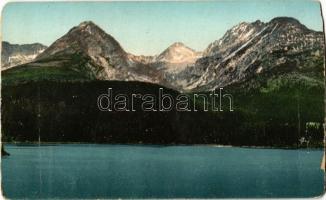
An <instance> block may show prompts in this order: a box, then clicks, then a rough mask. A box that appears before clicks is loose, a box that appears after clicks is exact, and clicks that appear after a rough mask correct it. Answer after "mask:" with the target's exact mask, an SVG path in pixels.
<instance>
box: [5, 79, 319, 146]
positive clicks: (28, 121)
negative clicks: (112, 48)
mask: <svg viewBox="0 0 326 200" xmlns="http://www.w3.org/2000/svg"><path fill="white" fill-rule="evenodd" d="M255 83H256V86H257V87H251V88H249V87H248V85H247V84H249V83H240V84H239V85H234V86H230V87H225V88H224V91H225V92H227V93H228V94H232V95H233V101H234V111H233V112H230V111H227V109H226V108H223V110H224V111H219V112H213V111H208V112H205V111H203V110H202V109H199V110H198V111H197V112H193V111H192V112H179V111H176V110H175V109H172V110H171V111H166V112H146V111H141V109H140V106H141V102H140V101H138V102H137V101H136V103H135V106H136V111H135V112H119V111H110V112H103V111H100V110H99V109H98V106H97V98H98V96H99V95H101V94H103V93H106V92H107V90H108V88H112V89H113V91H114V92H115V93H122V94H131V93H139V94H153V95H154V96H157V95H158V91H159V88H161V86H159V85H154V84H149V83H141V82H119V81H85V82H62V81H61V82H58V81H34V82H33V81H31V82H26V83H20V84H4V85H3V87H2V107H1V117H2V136H3V137H2V140H3V141H5V142H37V141H39V140H40V141H41V142H85V143H113V144H115V143H130V144H165V145H170V144H219V145H235V146H269V147H284V148H285V147H289V148H297V147H321V146H322V145H323V127H322V124H323V117H324V113H323V110H324V102H323V100H324V86H323V83H322V81H316V80H315V79H314V80H307V79H305V77H302V76H297V75H296V74H292V75H291V76H290V75H287V76H286V77H283V76H277V77H274V78H271V79H269V80H268V81H264V82H259V80H258V81H256V82H255ZM250 85H251V86H252V85H255V84H253V83H250ZM164 91H165V92H166V93H168V94H171V95H172V96H174V97H176V96H177V95H178V94H179V93H178V92H177V91H174V90H171V89H168V88H164ZM186 95H188V96H189V97H192V95H193V94H190V93H189V94H186ZM190 99H191V98H190ZM191 104H193V102H191ZM196 104H198V106H197V107H201V106H202V102H198V101H197V102H196ZM191 106H193V105H191ZM225 106H228V105H227V104H225ZM300 138H301V139H302V138H304V139H303V140H302V141H300V140H299V139H300Z"/></svg>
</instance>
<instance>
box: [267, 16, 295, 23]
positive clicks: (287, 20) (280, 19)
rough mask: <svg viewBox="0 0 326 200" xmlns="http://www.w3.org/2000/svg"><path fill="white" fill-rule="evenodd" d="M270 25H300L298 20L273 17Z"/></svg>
mask: <svg viewBox="0 0 326 200" xmlns="http://www.w3.org/2000/svg"><path fill="white" fill-rule="evenodd" d="M270 22H271V23H275V22H277V23H293V24H301V23H300V21H299V20H297V19H295V18H293V17H275V18H273V19H272V20H271V21H270Z"/></svg>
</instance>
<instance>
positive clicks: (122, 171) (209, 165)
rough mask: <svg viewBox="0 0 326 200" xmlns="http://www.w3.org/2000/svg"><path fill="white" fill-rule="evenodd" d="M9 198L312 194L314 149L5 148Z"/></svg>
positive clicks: (318, 190)
mask: <svg viewBox="0 0 326 200" xmlns="http://www.w3.org/2000/svg"><path fill="white" fill-rule="evenodd" d="M5 148H6V151H8V152H9V153H10V154H11V155H10V156H8V157H5V158H3V159H2V187H3V192H4V195H5V196H6V197H8V198H13V199H15V198H41V199H44V198H231V197H233V198H235V197H313V196H319V195H321V194H322V193H323V175H324V173H323V171H322V170H321V169H320V162H321V159H322V154H323V151H322V150H321V149H320V150H311V149H308V150H307V149H305V150H282V149H254V148H237V147H213V146H151V145H95V144H92V145H88V144H62V145H41V146H38V145H26V146H16V145H12V144H10V145H8V144H7V145H5Z"/></svg>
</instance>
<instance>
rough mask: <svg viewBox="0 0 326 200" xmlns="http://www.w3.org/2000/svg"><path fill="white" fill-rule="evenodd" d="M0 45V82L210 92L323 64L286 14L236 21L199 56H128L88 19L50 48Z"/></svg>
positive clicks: (175, 49) (179, 51) (168, 52)
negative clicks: (133, 84) (126, 84)
mask: <svg viewBox="0 0 326 200" xmlns="http://www.w3.org/2000/svg"><path fill="white" fill-rule="evenodd" d="M2 45H3V50H2V59H1V61H2V64H1V66H2V68H3V71H2V75H3V79H4V81H5V84H6V81H7V82H8V83H17V82H20V81H23V82H24V81H29V80H40V79H42V80H43V79H46V80H47V79H49V80H62V81H89V80H120V81H141V82H149V83H155V84H159V85H163V86H166V87H169V88H172V89H176V90H178V91H182V92H190V91H209V90H214V89H215V88H217V87H226V86H230V85H235V84H242V83H246V82H252V81H254V80H257V79H259V77H264V79H266V80H267V79H270V78H272V77H275V76H276V75H277V76H279V75H284V74H291V76H292V75H293V76H298V74H299V76H300V77H299V78H305V79H309V78H315V77H318V76H320V74H321V73H322V71H323V62H324V35H323V32H318V31H314V30H310V29H308V28H307V27H306V26H305V25H303V24H301V23H300V22H299V21H298V20H296V19H294V18H290V17H277V18H274V19H272V20H271V21H269V22H267V23H264V22H261V21H259V20H257V21H255V22H252V23H247V22H242V23H240V24H238V25H236V26H234V27H232V28H231V29H229V30H228V31H227V32H226V33H225V34H224V36H223V37H222V38H220V39H218V40H216V41H214V42H212V43H211V44H209V45H208V47H207V48H206V49H205V50H204V51H203V52H197V51H195V50H193V49H191V48H189V47H187V46H186V45H185V44H183V43H181V42H176V43H174V44H172V45H171V46H169V47H168V48H167V49H165V50H164V51H163V52H162V53H160V54H159V55H155V56H137V55H133V54H131V53H128V52H126V51H125V50H124V49H123V47H122V46H121V45H120V44H119V42H118V41H116V40H115V39H114V38H113V37H112V36H111V35H109V34H107V33H106V32H105V31H104V30H102V29H101V28H100V27H98V26H97V25H96V24H94V23H93V22H91V21H85V22H82V23H81V24H79V25H78V26H76V27H73V28H72V29H71V30H69V31H68V33H66V34H65V35H64V36H62V37H61V38H59V39H58V40H56V41H55V42H54V43H53V44H51V45H50V46H49V47H46V46H44V45H41V44H31V45H20V46H19V45H10V44H9V43H7V42H3V43H2ZM254 82H255V81H254Z"/></svg>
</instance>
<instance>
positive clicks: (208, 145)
mask: <svg viewBox="0 0 326 200" xmlns="http://www.w3.org/2000/svg"><path fill="white" fill-rule="evenodd" d="M2 144H4V145H6V144H10V145H16V146H37V145H40V146H51V145H69V144H70V145H79V144H80V145H126V146H127V145H130V146H157V147H170V146H207V147H215V148H232V147H235V148H248V149H284V150H296V149H324V148H325V147H324V146H317V147H316V146H315V147H294V146H292V147H291V146H248V145H244V146H236V145H219V144H150V143H94V142H41V143H39V142H2Z"/></svg>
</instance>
